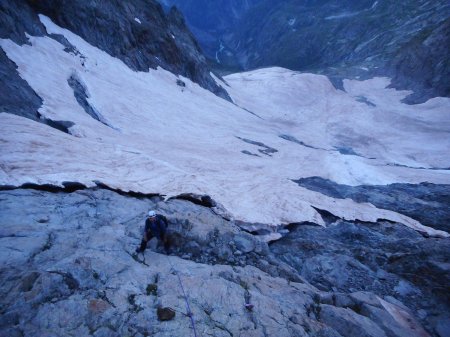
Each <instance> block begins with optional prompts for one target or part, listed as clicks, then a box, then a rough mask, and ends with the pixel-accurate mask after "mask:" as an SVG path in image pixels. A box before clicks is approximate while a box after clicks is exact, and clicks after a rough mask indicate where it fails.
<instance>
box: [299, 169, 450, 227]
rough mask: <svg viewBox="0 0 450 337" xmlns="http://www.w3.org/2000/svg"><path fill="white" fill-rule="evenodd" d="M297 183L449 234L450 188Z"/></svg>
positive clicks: (312, 180) (315, 181)
mask: <svg viewBox="0 0 450 337" xmlns="http://www.w3.org/2000/svg"><path fill="white" fill-rule="evenodd" d="M295 182H296V183H297V184H299V185H300V186H302V187H305V188H307V189H310V190H312V191H316V192H320V193H322V194H325V195H327V196H330V197H332V198H339V199H345V198H350V199H352V200H354V201H356V202H369V203H371V204H373V205H375V206H376V207H378V208H383V209H389V210H392V211H395V212H398V213H402V214H405V215H407V216H409V217H411V218H413V219H416V220H418V221H420V222H421V223H422V224H424V225H426V226H430V227H433V228H435V229H441V230H444V231H447V232H450V185H438V184H432V183H421V184H391V185H382V186H377V185H360V186H348V185H342V184H337V183H335V182H333V181H331V180H327V179H323V178H320V177H309V178H302V179H299V180H295Z"/></svg>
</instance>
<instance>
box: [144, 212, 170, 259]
mask: <svg viewBox="0 0 450 337" xmlns="http://www.w3.org/2000/svg"><path fill="white" fill-rule="evenodd" d="M167 226H168V222H167V218H166V217H165V216H164V215H161V214H156V212H155V211H149V212H148V217H147V219H146V220H145V229H144V237H143V238H142V241H141V245H140V246H139V247H138V248H137V249H136V253H143V252H144V251H145V249H146V248H147V242H148V241H150V240H151V239H152V238H154V237H156V238H157V239H158V245H159V243H160V242H162V243H163V244H164V250H165V251H166V254H169V249H170V242H169V237H168V235H167Z"/></svg>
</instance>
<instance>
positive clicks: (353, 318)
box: [320, 304, 387, 337]
mask: <svg viewBox="0 0 450 337" xmlns="http://www.w3.org/2000/svg"><path fill="white" fill-rule="evenodd" d="M320 320H321V321H322V322H323V323H325V324H326V325H328V326H330V327H332V328H333V329H335V330H336V331H337V332H339V333H340V334H341V335H342V336H346V337H387V336H386V334H385V332H384V331H383V330H382V329H381V328H380V327H379V326H378V325H376V324H375V323H374V322H373V321H371V320H370V319H369V318H367V317H364V316H361V315H359V314H357V313H356V312H354V311H353V310H351V309H344V308H337V307H334V306H331V305H326V304H325V305H321V306H320Z"/></svg>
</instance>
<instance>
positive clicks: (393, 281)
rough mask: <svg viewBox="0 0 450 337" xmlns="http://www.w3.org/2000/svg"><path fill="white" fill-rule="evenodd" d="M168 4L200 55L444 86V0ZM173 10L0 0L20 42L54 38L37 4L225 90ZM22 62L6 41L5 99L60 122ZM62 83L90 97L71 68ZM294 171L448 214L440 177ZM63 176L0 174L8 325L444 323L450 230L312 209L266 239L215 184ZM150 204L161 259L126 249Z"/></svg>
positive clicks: (410, 210) (253, 332) (107, 332)
mask: <svg viewBox="0 0 450 337" xmlns="http://www.w3.org/2000/svg"><path fill="white" fill-rule="evenodd" d="M173 2H174V1H173V0H165V1H164V3H165V4H166V5H168V4H171V3H173ZM176 2H177V3H179V4H180V9H181V11H182V12H184V13H185V14H186V15H187V16H188V19H189V20H191V21H189V22H190V24H191V25H193V24H195V25H196V29H195V30H194V32H195V34H196V35H197V36H198V37H199V40H200V43H201V44H202V46H203V47H204V49H205V51H206V53H207V55H208V56H209V57H210V58H212V59H215V57H216V52H217V51H218V50H219V49H220V48H218V47H219V46H220V43H221V42H222V43H223V45H224V48H223V50H221V51H220V52H218V53H217V57H218V58H219V60H220V61H221V62H222V64H225V65H227V66H231V67H242V68H244V69H248V68H252V67H260V66H263V65H273V64H275V63H279V65H283V66H286V67H293V68H294V69H300V70H315V71H321V72H324V73H326V74H329V75H332V76H334V77H333V78H334V79H336V83H338V80H339V79H341V78H342V77H345V76H349V75H350V76H351V77H355V76H362V77H368V76H371V75H372V74H382V73H385V74H386V73H387V74H394V75H395V76H394V80H395V83H394V84H395V85H398V86H399V87H402V86H408V87H413V88H417V89H418V91H417V95H416V96H414V97H413V98H414V99H419V100H420V99H424V98H426V97H431V96H433V95H435V94H436V93H437V92H443V95H448V83H447V82H448V56H447V55H448V48H449V44H448V43H447V42H448V34H449V28H448V26H449V20H448V18H447V19H446V18H445V16H446V11H447V13H448V5H446V3H444V1H435V2H433V4H431V2H430V3H428V2H425V1H417V2H415V5H414V6H409V5H405V4H404V2H403V3H402V4H399V3H393V2H391V3H388V2H387V1H384V0H383V1H381V0H380V1H378V2H372V1H370V2H369V1H337V0H336V1H330V0H322V1H305V0H302V1H293V0H286V1H283V2H281V1H275V0H242V1H239V0H221V1H219V0H217V1H216V0H177V1H176ZM299 3H300V4H301V6H298V4H299ZM195 4H196V5H198V6H199V7H193V5H195ZM431 7H432V8H431ZM193 8H194V9H195V10H194V9H193ZM166 9H167V12H166V13H164V11H163V10H162V7H161V6H160V5H159V4H157V3H156V2H155V1H154V0H145V1H144V0H126V1H119V0H108V1H87V0H84V1H82V0H74V1H69V0H43V1H37V0H36V1H32V0H29V1H8V0H0V21H1V25H0V38H3V39H5V38H8V39H12V40H13V41H15V42H16V43H18V44H25V43H29V42H28V40H27V38H26V35H25V33H27V34H30V35H34V36H44V35H48V34H47V32H46V30H45V27H44V26H43V25H42V24H41V23H40V21H39V18H38V16H37V15H38V14H39V13H43V14H45V15H47V16H49V17H50V18H51V19H52V20H53V21H54V22H55V23H57V24H58V25H60V26H62V27H65V28H67V29H69V30H71V31H72V32H74V33H76V34H78V35H80V36H81V37H83V38H84V39H86V40H87V41H88V42H90V43H91V44H93V45H95V46H97V47H99V48H101V49H102V50H104V51H106V52H108V53H109V54H110V55H112V56H115V57H117V58H119V59H121V60H122V61H123V62H125V63H126V64H127V65H128V66H129V67H130V68H131V69H134V70H136V71H147V69H148V68H149V67H150V68H155V67H157V66H161V67H163V68H165V69H167V70H169V71H172V72H174V73H175V74H180V75H183V76H187V77H189V78H191V79H192V80H194V81H196V82H197V83H199V84H200V85H201V86H203V87H204V88H206V89H209V90H210V91H212V92H214V93H216V94H217V95H219V96H221V97H224V98H228V99H229V97H228V94H227V93H226V92H225V91H224V90H223V89H222V88H221V87H219V86H217V84H216V83H215V82H214V80H213V79H212V77H211V76H210V75H209V68H208V66H207V63H206V61H205V58H204V57H203V56H202V54H201V52H200V48H199V46H198V44H197V42H196V41H195V39H194V37H193V35H192V34H191V33H190V32H189V30H187V29H186V26H185V23H184V19H183V17H182V15H181V14H180V12H179V11H177V10H175V9H169V8H166ZM198 9H204V10H205V11H208V13H211V15H208V16H207V15H205V12H204V11H199V10H198ZM337 9H340V11H338V10H337ZM438 9H440V10H441V12H439V13H438ZM401 13H409V14H408V15H403V14H401ZM447 16H448V15H447ZM381 17H382V18H384V19H383V20H385V22H384V24H383V23H382V24H380V18H381ZM135 18H138V20H139V21H141V23H138V22H137V21H136V20H135ZM192 20H195V21H192ZM425 23H427V24H426V25H425ZM387 26H389V27H390V28H389V29H386V27H387ZM318 27H320V29H319V28H318ZM385 30H386V33H383V31H385ZM172 34H173V35H174V36H175V37H176V38H175V39H174V38H173V37H172ZM49 36H50V37H51V38H53V39H55V40H57V41H59V42H60V43H61V44H63V45H64V46H65V51H66V52H67V53H74V54H76V53H79V51H77V50H76V48H75V47H74V46H73V45H71V44H70V43H69V41H68V40H66V38H64V36H62V35H55V34H51V35H49ZM375 37H376V38H375ZM305 41H307V42H308V45H306V44H305ZM446 41H447V42H446ZM328 42H329V43H328ZM269 45H270V46H271V45H273V46H274V47H271V48H269V47H268V46H269ZM205 46H206V47H205ZM348 46H351V47H350V48H349V49H347V48H348ZM380 51H381V52H380ZM291 55H292V57H291ZM361 67H367V68H368V69H369V70H367V71H366V70H364V69H362V68H361ZM376 67H381V68H376ZM16 68H17V67H16V65H15V64H14V62H12V61H11V60H10V59H9V58H8V57H7V56H6V54H5V53H4V51H3V50H2V49H0V83H1V87H0V112H3V111H4V112H8V113H14V114H17V115H20V116H24V117H27V118H30V119H33V120H35V121H38V122H41V123H45V124H47V125H49V126H52V127H54V128H57V129H59V130H61V131H65V132H68V131H67V128H68V127H70V126H71V125H70V123H71V122H67V121H53V120H48V119H44V118H42V116H41V115H40V114H39V112H38V109H39V108H40V107H41V105H42V99H41V98H40V97H39V96H38V95H36V93H35V92H34V91H33V89H32V88H31V87H30V86H29V85H28V83H27V82H26V81H25V80H23V79H22V78H21V77H20V76H19V74H18V72H17V69H16ZM68 84H69V85H70V86H71V87H72V88H73V90H74V92H78V94H79V97H77V99H80V101H79V103H80V104H81V105H83V104H85V105H87V106H86V109H89V106H88V102H87V103H86V97H85V96H86V93H85V92H83V87H82V85H81V84H80V83H79V82H78V81H77V78H76V77H70V78H68ZM439 90H442V91H439ZM83 95H84V96H83ZM83 99H84V101H83ZM414 99H413V100H414ZM91 113H92V117H93V118H96V119H97V120H98V121H100V122H102V123H103V122H104V121H102V118H101V116H97V115H95V111H91ZM200 131H201V130H199V132H200ZM62 135H63V136H67V135H64V134H62ZM287 138H289V137H288V136H286V139H287ZM241 139H242V140H243V141H245V142H247V143H250V144H262V143H258V142H255V141H251V140H249V139H246V138H241ZM293 139H294V140H295V138H293ZM288 140H289V139H288ZM300 143H301V144H302V145H305V144H304V143H302V142H300ZM36 145H39V144H36ZM263 145H264V144H263ZM264 146H265V145H264ZM305 146H306V145H305ZM271 150H272V151H273V150H275V149H272V148H269V147H267V146H265V149H264V150H260V151H269V152H270V151H271ZM344 150H345V149H343V150H342V151H344ZM86 151H88V149H86ZM275 151H276V150H275ZM347 152H348V150H347ZM83 154H84V152H83ZM42 160H45V158H43V159H42ZM1 165H2V163H0V169H2V167H1ZM131 165H132V164H130V166H131ZM131 169H132V167H130V170H131ZM0 173H3V171H0ZM76 174H77V172H74V176H75V178H74V179H76ZM295 182H296V183H297V184H298V185H299V186H301V187H303V188H307V189H309V190H312V191H316V192H319V193H322V194H323V195H325V196H331V197H333V198H350V199H352V200H355V201H356V202H370V203H372V204H373V205H375V206H377V207H381V208H384V209H389V210H393V211H396V212H399V213H401V214H406V215H408V216H410V217H412V218H414V219H417V220H419V221H421V222H422V223H424V224H426V225H428V226H431V227H433V228H438V229H443V230H448V228H449V220H450V192H449V190H450V189H449V185H435V184H429V183H423V184H417V185H413V184H392V185H386V186H347V185H341V184H337V183H335V182H333V181H330V180H326V179H323V178H318V177H310V178H303V179H299V180H296V181H295ZM63 186H64V187H57V186H53V185H48V184H47V185H38V184H32V183H29V184H24V185H22V186H20V187H13V186H9V185H8V186H0V242H1V244H2V246H1V247H2V249H1V253H0V298H1V300H0V337H34V336H48V337H56V336H58V337H59V336H94V337H124V336H126V337H145V336H155V337H173V336H194V334H195V333H194V330H193V329H194V324H193V323H192V322H195V326H196V328H197V330H196V332H197V333H198V335H199V336H202V337H207V336H209V337H230V336H231V337H234V336H236V337H238V336H240V337H272V336H277V337H428V336H432V337H448V333H449V331H450V315H449V313H450V298H449V294H450V288H449V285H450V245H449V239H448V238H440V237H432V238H430V237H428V236H427V235H426V234H425V233H421V232H418V231H415V230H413V229H411V228H409V227H406V226H404V225H403V224H401V223H393V222H390V221H387V220H384V219H378V220H376V221H374V222H361V221H357V220H355V221H348V220H346V219H343V218H339V217H337V216H335V215H333V214H332V213H330V212H328V211H324V210H320V209H317V211H318V212H319V214H320V215H321V216H322V219H323V221H324V222H325V223H326V226H325V227H321V226H318V225H317V224H315V223H310V222H302V223H293V224H283V226H282V227H281V228H280V229H279V230H278V232H279V233H275V234H280V236H282V237H281V239H279V240H278V241H275V242H272V243H270V244H267V243H266V242H265V241H263V240H262V239H261V235H265V234H269V233H271V232H270V231H268V230H267V228H268V225H267V224H255V223H245V222H241V221H235V220H233V219H232V217H231V216H230V214H228V212H227V211H226V210H225V209H224V208H223V207H222V206H221V205H220V203H219V201H220V200H217V201H216V200H212V199H211V198H210V197H209V196H205V195H194V194H183V195H179V196H175V197H172V198H169V199H165V198H164V196H162V195H156V194H153V195H150V194H143V193H138V192H124V191H121V190H117V189H113V188H111V187H108V186H106V185H104V184H102V183H101V182H96V187H93V188H87V187H86V186H84V185H82V184H80V183H79V182H76V181H74V182H64V183H63ZM163 192H164V191H163ZM249 193H251V192H249ZM236 198H240V196H239V195H236ZM149 209H155V210H156V211H157V212H158V213H159V214H163V215H165V216H166V217H167V219H168V221H169V233H170V236H171V240H172V249H173V250H172V252H171V255H169V256H166V255H165V253H164V252H163V250H162V248H161V247H157V246H156V242H155V241H153V242H150V243H149V247H148V249H147V251H146V252H145V254H140V255H135V254H133V253H134V250H135V248H137V247H138V246H139V243H140V241H141V239H142V228H143V224H144V220H145V218H146V214H147V212H148V210H149ZM264 226H265V227H264ZM255 228H258V229H255ZM180 284H181V286H180ZM183 287H184V288H183ZM185 291H186V293H184V292H185ZM187 303H188V305H189V304H190V307H188V308H186V304H187ZM165 307H170V308H172V309H173V312H174V314H175V316H174V317H171V319H170V320H168V321H163V320H162V319H161V317H159V315H158V312H161V310H164V309H163V308H165Z"/></svg>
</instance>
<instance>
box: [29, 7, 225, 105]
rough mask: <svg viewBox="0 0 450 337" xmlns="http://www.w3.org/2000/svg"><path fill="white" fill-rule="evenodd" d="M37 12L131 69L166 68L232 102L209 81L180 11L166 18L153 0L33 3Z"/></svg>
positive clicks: (204, 65)
mask: <svg viewBox="0 0 450 337" xmlns="http://www.w3.org/2000/svg"><path fill="white" fill-rule="evenodd" d="M29 3H30V5H31V6H32V7H33V8H34V9H35V10H36V11H37V12H38V13H42V14H45V15H47V16H49V17H50V18H51V19H52V20H53V21H54V22H55V23H56V24H58V25H59V26H61V27H64V28H67V29H69V30H70V31H72V32H74V33H75V34H77V35H79V36H81V37H82V38H83V39H85V40H86V41H88V42H89V43H91V44H92V45H94V46H97V47H98V48H100V49H102V50H104V51H106V52H107V53H108V54H110V55H112V56H114V57H117V58H119V59H121V60H122V61H123V62H125V63H126V64H127V65H128V66H129V67H130V68H131V69H134V70H137V71H148V69H149V68H154V69H156V67H158V66H161V67H162V68H164V69H167V70H169V71H170V72H172V73H174V74H180V75H183V76H185V77H188V78H190V79H192V80H193V81H194V82H197V83H198V84H200V85H201V86H202V87H204V88H206V89H208V90H210V91H212V92H214V93H215V94H217V95H218V96H221V97H223V98H228V94H227V93H226V91H225V90H224V89H223V88H221V87H219V86H217V84H216V83H215V82H214V80H213V79H212V77H211V76H210V75H209V68H208V66H207V65H206V62H205V58H204V56H203V55H202V53H201V51H200V48H199V46H198V44H197V42H196V40H195V38H194V37H193V36H192V34H191V33H190V32H189V30H188V28H187V27H186V25H185V23H184V18H183V16H182V14H181V13H180V12H178V11H177V10H176V9H172V10H170V11H169V13H168V14H167V15H166V14H165V13H164V11H163V10H162V7H161V6H160V5H159V4H158V3H157V2H156V1H154V0H150V1H144V0H127V1H122V0H114V1H101V2H93V1H85V0H76V1H71V0H70V1H69V0H67V1H65V0H64V1H60V0H45V1H31V0H30V1H29Z"/></svg>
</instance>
